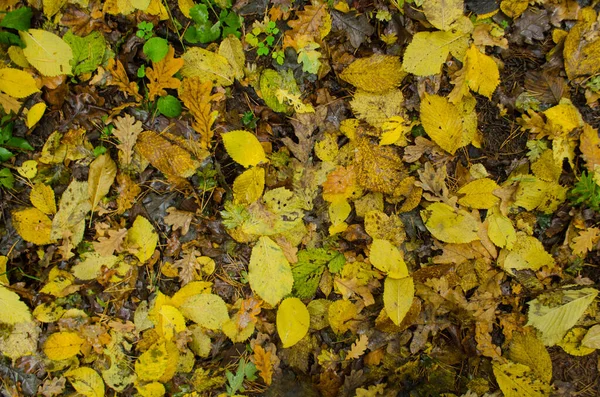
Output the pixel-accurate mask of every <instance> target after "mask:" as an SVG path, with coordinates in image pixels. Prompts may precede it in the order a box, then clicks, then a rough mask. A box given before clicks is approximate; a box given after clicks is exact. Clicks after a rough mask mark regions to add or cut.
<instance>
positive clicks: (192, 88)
mask: <svg viewBox="0 0 600 397" xmlns="http://www.w3.org/2000/svg"><path fill="white" fill-rule="evenodd" d="M212 89H213V84H212V82H210V81H205V82H202V80H201V79H200V78H199V77H189V78H187V79H184V80H183V84H182V86H181V89H180V90H179V98H180V99H181V100H182V101H183V103H184V105H185V106H186V107H187V108H188V109H189V110H190V112H191V113H192V115H193V116H194V122H193V123H192V128H194V130H195V131H196V132H197V133H198V134H200V146H201V147H202V148H203V149H208V148H210V141H211V139H212V137H213V135H214V131H213V130H212V125H213V123H214V122H215V120H216V119H217V117H218V115H219V112H217V111H212V110H211V102H214V101H219V100H221V99H222V98H223V94H222V93H217V94H211V92H212Z"/></svg>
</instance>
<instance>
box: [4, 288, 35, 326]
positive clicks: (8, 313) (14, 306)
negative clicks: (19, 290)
mask: <svg viewBox="0 0 600 397" xmlns="http://www.w3.org/2000/svg"><path fill="white" fill-rule="evenodd" d="M0 314H1V316H0V322H1V323H3V324H8V325H13V324H17V323H22V322H28V321H31V312H30V311H29V308H28V307H27V305H26V304H25V303H24V302H23V301H21V299H20V297H19V295H17V294H16V293H15V292H13V291H11V290H9V289H8V288H6V287H5V286H4V285H0Z"/></svg>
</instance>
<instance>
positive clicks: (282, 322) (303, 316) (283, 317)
mask: <svg viewBox="0 0 600 397" xmlns="http://www.w3.org/2000/svg"><path fill="white" fill-rule="evenodd" d="M276 322H277V334H278V335H279V339H281V343H282V344H283V347H284V348H286V347H291V346H294V345H295V344H296V343H298V342H300V339H302V338H304V336H305V335H306V334H307V333H308V326H309V324H310V314H309V313H308V309H307V308H306V306H304V303H302V301H301V300H300V299H298V298H287V299H284V300H283V302H281V304H280V305H279V308H278V309H277V321H276Z"/></svg>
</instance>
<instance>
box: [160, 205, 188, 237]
mask: <svg viewBox="0 0 600 397" xmlns="http://www.w3.org/2000/svg"><path fill="white" fill-rule="evenodd" d="M167 214H168V215H167V216H165V218H164V221H165V223H166V224H167V225H170V226H172V227H173V230H177V229H181V235H182V236H185V235H186V234H187V232H188V230H189V229H190V224H191V223H192V219H194V213H193V212H189V211H180V210H178V209H177V208H175V207H169V208H167Z"/></svg>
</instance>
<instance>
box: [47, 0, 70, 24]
mask: <svg viewBox="0 0 600 397" xmlns="http://www.w3.org/2000/svg"><path fill="white" fill-rule="evenodd" d="M66 3H67V0H43V1H42V5H43V9H44V15H45V16H46V17H48V19H49V20H50V19H51V17H52V16H54V15H55V14H56V13H57V12H59V11H60V9H61V8H62V7H63V6H64V5H65V4H66Z"/></svg>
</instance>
